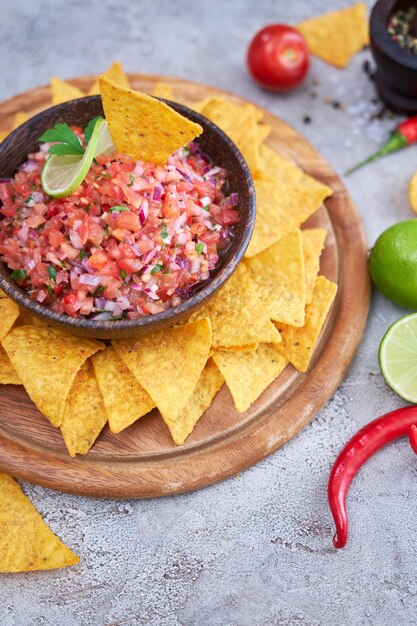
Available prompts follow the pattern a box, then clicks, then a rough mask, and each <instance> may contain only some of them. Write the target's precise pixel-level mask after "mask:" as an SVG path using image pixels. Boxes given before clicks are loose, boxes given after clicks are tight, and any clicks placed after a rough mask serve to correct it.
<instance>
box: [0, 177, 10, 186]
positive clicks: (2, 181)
mask: <svg viewBox="0 0 417 626" xmlns="http://www.w3.org/2000/svg"><path fill="white" fill-rule="evenodd" d="M11 180H12V179H11V178H0V185H1V184H3V183H10V182H11Z"/></svg>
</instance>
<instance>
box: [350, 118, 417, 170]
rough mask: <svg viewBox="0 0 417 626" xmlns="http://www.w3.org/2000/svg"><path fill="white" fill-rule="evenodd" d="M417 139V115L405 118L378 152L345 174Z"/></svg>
mask: <svg viewBox="0 0 417 626" xmlns="http://www.w3.org/2000/svg"><path fill="white" fill-rule="evenodd" d="M416 141H417V115H415V116H414V117H410V118H409V119H408V120H404V122H401V124H399V125H398V126H397V128H396V129H395V130H393V131H392V133H391V134H390V136H389V137H388V141H387V142H386V143H385V144H384V145H383V146H382V148H380V149H379V150H378V151H377V152H374V153H373V154H371V156H369V157H367V158H366V159H364V160H363V161H360V162H359V163H357V164H356V165H354V166H353V167H351V168H350V169H348V170H347V172H345V176H348V175H349V174H351V173H352V172H355V171H356V170H358V169H359V168H360V167H362V165H366V164H367V163H371V162H372V161H376V160H377V159H380V158H381V157H383V156H385V155H386V154H391V152H396V151H397V150H401V149H402V148H405V147H406V146H409V145H410V144H412V143H416Z"/></svg>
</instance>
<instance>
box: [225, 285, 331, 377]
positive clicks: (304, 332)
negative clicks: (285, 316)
mask: <svg viewBox="0 0 417 626" xmlns="http://www.w3.org/2000/svg"><path fill="white" fill-rule="evenodd" d="M336 292H337V285H336V284H335V283H332V282H331V281H330V280H327V278H325V277H324V276H319V277H318V278H317V280H316V285H315V288H314V293H313V299H312V301H311V304H308V305H307V307H306V320H305V324H304V326H303V328H294V327H293V326H285V325H284V324H278V325H277V327H278V329H279V331H280V333H281V336H282V343H281V344H279V346H278V349H279V351H280V352H281V354H282V355H283V356H284V357H285V358H286V359H287V360H288V361H290V363H292V365H294V367H295V368H296V369H297V370H299V371H300V372H306V371H307V369H308V366H309V364H310V360H311V357H312V356H313V352H314V348H315V346H316V343H317V340H318V338H319V336H320V331H321V329H322V328H323V324H324V322H325V321H326V317H327V314H328V312H329V310H330V307H331V305H332V303H333V300H334V298H335V296H336ZM223 375H224V374H223ZM225 378H226V377H225Z"/></svg>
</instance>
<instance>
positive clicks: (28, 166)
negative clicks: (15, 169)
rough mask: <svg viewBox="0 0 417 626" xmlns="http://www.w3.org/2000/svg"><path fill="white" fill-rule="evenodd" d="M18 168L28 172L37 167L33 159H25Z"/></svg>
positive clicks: (33, 170)
mask: <svg viewBox="0 0 417 626" xmlns="http://www.w3.org/2000/svg"><path fill="white" fill-rule="evenodd" d="M20 169H21V170H22V172H26V173H27V174H28V173H29V172H35V171H36V170H37V169H38V165H37V164H36V163H34V162H33V161H27V162H26V163H24V164H23V165H22V167H21V168H20Z"/></svg>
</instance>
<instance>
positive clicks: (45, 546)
mask: <svg viewBox="0 0 417 626" xmlns="http://www.w3.org/2000/svg"><path fill="white" fill-rule="evenodd" d="M79 560H80V559H79V558H78V556H76V555H75V554H74V553H73V552H72V551H71V550H70V549H69V548H67V546H66V545H65V544H63V543H62V541H61V540H60V539H58V537H57V536H56V535H54V533H53V532H52V531H51V530H50V528H48V526H47V525H46V524H45V522H44V521H43V519H42V517H41V516H40V515H39V513H38V512H37V510H36V509H35V507H34V506H33V504H32V503H31V502H30V500H29V499H28V498H27V497H26V496H25V494H24V493H23V491H22V490H21V488H20V487H19V485H18V484H17V482H16V481H14V480H13V478H11V477H10V476H7V475H6V474H1V473H0V572H33V571H36V570H47V569H56V568H59V567H69V566H70V565H75V563H78V561H79Z"/></svg>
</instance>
